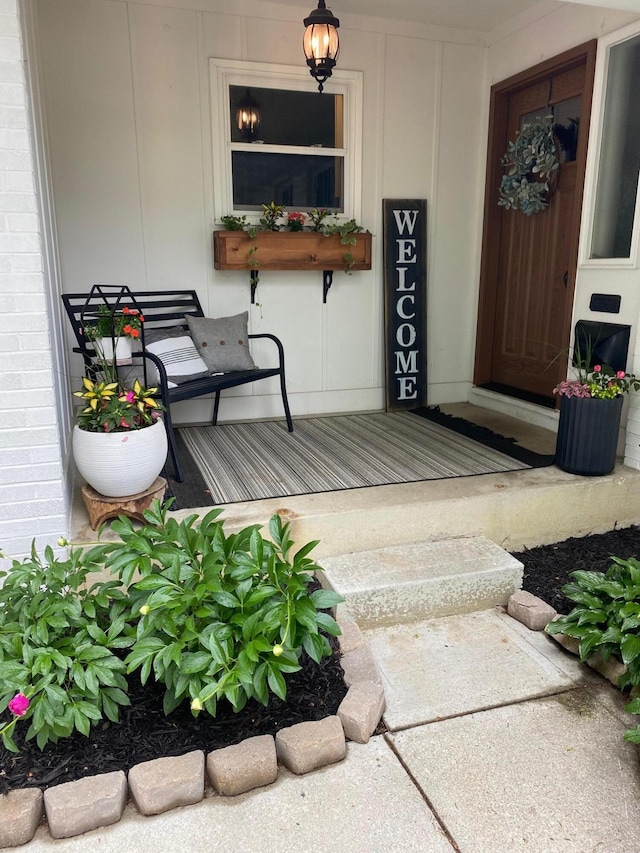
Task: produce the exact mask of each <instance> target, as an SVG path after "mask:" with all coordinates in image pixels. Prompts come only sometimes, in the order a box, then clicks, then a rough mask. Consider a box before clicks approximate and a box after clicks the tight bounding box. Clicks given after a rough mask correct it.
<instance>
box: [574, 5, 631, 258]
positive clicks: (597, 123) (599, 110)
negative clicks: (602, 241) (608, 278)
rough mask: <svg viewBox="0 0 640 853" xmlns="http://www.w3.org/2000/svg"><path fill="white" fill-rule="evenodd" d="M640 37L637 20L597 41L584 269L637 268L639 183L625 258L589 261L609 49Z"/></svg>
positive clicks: (584, 220)
mask: <svg viewBox="0 0 640 853" xmlns="http://www.w3.org/2000/svg"><path fill="white" fill-rule="evenodd" d="M639 35H640V29H639V28H638V23H637V21H636V22H634V23H633V24H630V25H629V26H627V27H624V28H623V29H621V30H617V31H616V32H614V33H610V34H609V35H607V36H603V37H602V38H600V39H598V53H597V56H596V68H595V75H594V81H593V101H592V104H591V127H590V130H589V145H588V150H587V168H586V176H585V186H584V195H583V208H582V228H581V232H582V239H581V243H580V251H579V255H578V258H579V263H580V266H581V267H584V268H585V269H609V270H613V269H637V268H638V249H639V243H640V180H639V181H638V191H637V195H636V206H635V211H634V217H633V230H632V232H631V246H630V248H629V257H627V258H592V257H590V255H591V250H592V246H593V232H594V228H595V212H596V195H597V190H598V178H599V171H600V161H601V153H602V141H603V140H602V137H603V135H604V112H605V106H606V104H605V101H606V94H607V78H608V71H609V56H610V53H611V48H612V47H615V46H616V45H618V44H622V43H623V42H625V41H628V40H629V39H632V38H636V37H637V36H639Z"/></svg>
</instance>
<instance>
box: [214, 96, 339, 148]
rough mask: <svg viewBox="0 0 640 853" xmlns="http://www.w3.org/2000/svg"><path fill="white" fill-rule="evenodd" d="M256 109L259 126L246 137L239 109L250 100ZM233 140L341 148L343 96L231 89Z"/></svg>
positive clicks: (248, 112)
mask: <svg viewBox="0 0 640 853" xmlns="http://www.w3.org/2000/svg"><path fill="white" fill-rule="evenodd" d="M247 95H248V97H249V102H250V103H251V104H252V105H253V104H255V106H252V110H246V109H245V110H244V112H245V114H246V115H249V114H250V113H251V111H253V112H255V109H256V107H257V110H258V112H259V116H260V123H259V126H258V128H257V130H256V131H255V132H254V133H253V134H249V135H247V134H246V133H245V134H244V135H243V133H242V131H241V130H240V128H239V126H238V110H240V109H241V108H242V107H243V105H244V104H245V103H246V101H247ZM229 98H230V107H231V141H232V142H255V141H258V142H264V143H265V144H267V145H313V146H314V147H319V148H342V147H343V146H344V140H343V119H342V107H343V104H342V102H343V97H342V95H331V94H327V93H326V92H323V94H322V95H320V94H319V93H318V92H292V91H289V90H287V89H262V88H257V87H255V86H252V87H251V89H247V88H246V87H245V86H230V87H229Z"/></svg>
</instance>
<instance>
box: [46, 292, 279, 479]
mask: <svg viewBox="0 0 640 853" xmlns="http://www.w3.org/2000/svg"><path fill="white" fill-rule="evenodd" d="M62 301H63V303H64V307H65V309H66V311H67V314H68V316H69V320H70V321H71V325H72V327H73V331H74V334H75V337H76V342H77V346H76V347H74V348H73V351H74V352H77V353H80V354H81V355H82V357H83V359H84V366H85V372H86V374H87V375H89V376H91V375H93V374H94V373H95V369H96V362H95V359H96V352H95V349H94V348H93V346H92V344H91V342H90V341H88V340H87V338H86V337H85V335H84V325H85V323H87V322H88V320H89V317H90V316H91V315H92V314H95V312H96V311H97V310H98V309H99V307H100V305H107V306H108V307H109V309H110V310H112V311H113V310H121V309H122V308H124V307H125V306H128V307H134V308H137V309H138V310H139V311H140V313H141V314H142V315H143V316H144V324H143V327H142V336H141V343H142V346H143V349H142V350H141V351H140V352H138V353H135V352H134V353H133V358H134V359H136V360H140V361H141V363H142V364H143V367H144V375H145V378H146V360H147V359H148V360H150V361H151V362H152V363H153V364H154V365H155V367H156V369H157V371H158V376H159V382H158V381H157V380H154V382H153V383H152V384H154V385H155V384H157V385H158V396H159V398H160V400H161V402H162V405H163V406H164V408H165V412H164V415H163V417H164V423H165V427H166V430H167V439H168V442H169V453H170V455H171V461H172V463H173V469H174V472H175V476H176V479H177V480H178V481H179V482H182V471H181V468H180V463H179V460H178V452H177V448H176V440H175V435H174V431H173V424H172V421H171V403H178V402H180V401H181V400H192V399H194V398H196V397H202V396H203V395H205V394H215V400H214V404H213V417H212V420H211V423H212V424H213V425H215V424H216V423H217V421H218V409H219V406H220V392H221V391H223V390H224V389H225V388H235V387H236V386H238V385H246V384H248V383H250V382H257V381H258V380H260V379H268V378H269V377H270V376H279V377H280V391H281V394H282V404H283V406H284V414H285V418H286V420H287V427H288V429H289V432H293V422H292V420H291V412H290V411H289V402H288V400H287V388H286V385H285V375H284V349H283V346H282V342H281V341H280V339H279V338H277V337H276V336H275V335H270V334H267V333H263V334H257V335H248V337H249V338H250V339H256V338H268V339H269V340H271V341H273V342H274V344H275V345H276V347H277V350H278V366H277V367H267V368H256V369H255V370H242V371H232V372H229V373H225V374H222V375H220V376H206V377H203V378H201V379H192V380H189V381H187V382H182V383H181V384H179V385H178V386H177V387H175V388H171V387H169V384H168V378H167V371H166V369H165V366H164V364H163V363H162V361H161V360H160V359H159V358H158V356H157V355H155V354H154V353H152V352H148V351H147V350H146V349H144V334H145V329H146V330H150V329H165V328H170V327H172V326H181V325H184V318H185V315H191V316H193V317H204V312H203V310H202V306H201V305H200V300H199V299H198V295H197V293H196V292H195V290H173V291H165V290H149V291H131V290H129V289H128V288H127V287H124V286H119V285H94V287H93V288H92V289H91V291H90V292H89V293H64V294H62ZM185 334H188V330H187V331H186V332H185ZM145 384H147V383H146V382H145Z"/></svg>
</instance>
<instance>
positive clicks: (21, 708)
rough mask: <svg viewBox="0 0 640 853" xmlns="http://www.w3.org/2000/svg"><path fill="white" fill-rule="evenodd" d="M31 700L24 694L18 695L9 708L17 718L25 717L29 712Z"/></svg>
mask: <svg viewBox="0 0 640 853" xmlns="http://www.w3.org/2000/svg"><path fill="white" fill-rule="evenodd" d="M30 704H31V703H30V702H29V699H28V697H27V696H25V695H24V693H16V695H15V696H14V697H13V699H12V700H11V701H10V702H9V705H8V708H9V710H10V711H11V713H12V714H15V715H16V717H24V715H25V714H26V713H27V711H28V710H29V705H30Z"/></svg>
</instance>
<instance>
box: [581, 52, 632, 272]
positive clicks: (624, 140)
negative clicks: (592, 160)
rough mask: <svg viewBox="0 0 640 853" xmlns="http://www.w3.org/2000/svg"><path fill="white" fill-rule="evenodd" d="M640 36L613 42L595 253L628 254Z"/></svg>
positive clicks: (595, 255) (602, 255) (593, 242)
mask: <svg viewBox="0 0 640 853" xmlns="http://www.w3.org/2000/svg"><path fill="white" fill-rule="evenodd" d="M639 89H640V36H637V37H636V38H632V39H628V40H627V41H624V42H620V43H619V44H615V45H613V46H612V47H611V49H610V51H609V62H608V69H607V84H606V92H605V102H604V103H605V106H604V117H603V123H602V142H601V148H600V160H599V164H598V186H597V191H596V202H595V213H594V223H593V235H592V240H591V258H593V259H599V258H629V257H630V256H631V242H632V237H633V223H634V217H635V210H636V197H637V191H638V173H639V170H640V144H639V142H638V140H639V139H640V99H638V90H639Z"/></svg>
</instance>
